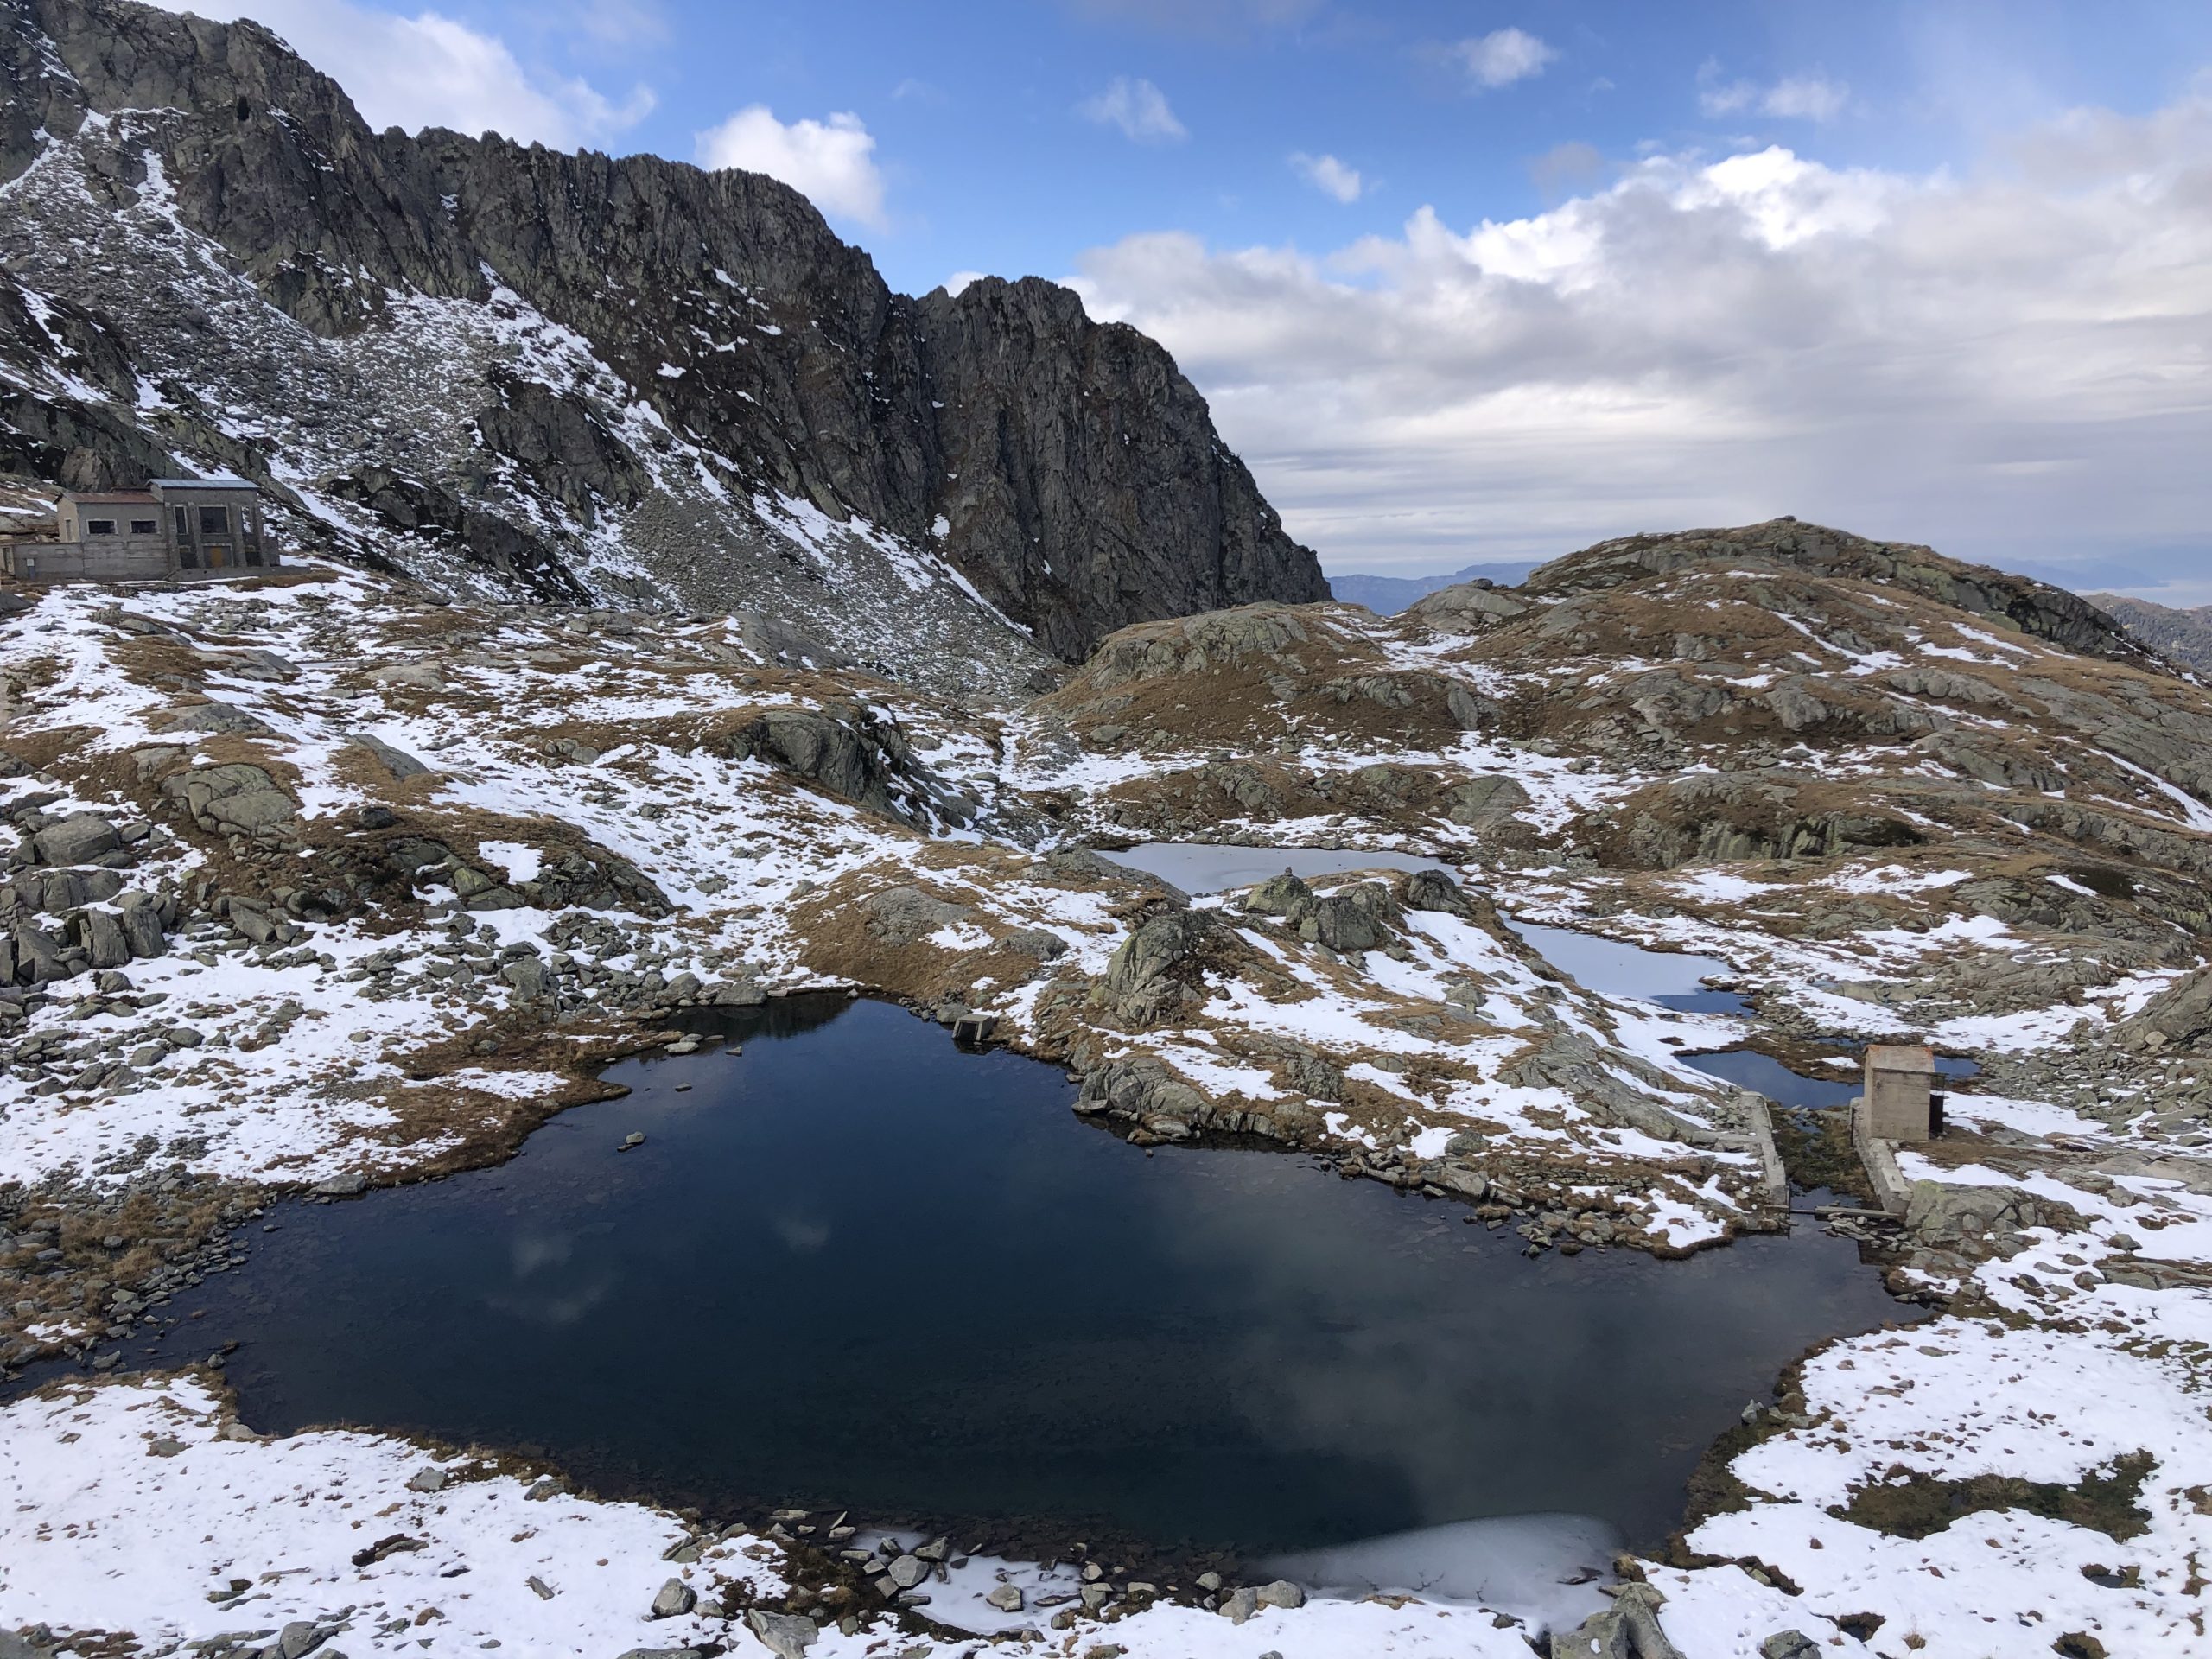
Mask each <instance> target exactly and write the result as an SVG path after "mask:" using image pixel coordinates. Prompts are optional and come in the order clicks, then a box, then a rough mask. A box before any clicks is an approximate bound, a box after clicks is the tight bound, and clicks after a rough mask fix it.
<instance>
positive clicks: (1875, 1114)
mask: <svg viewBox="0 0 2212 1659" xmlns="http://www.w3.org/2000/svg"><path fill="white" fill-rule="evenodd" d="M1935 1082H1936V1054H1935V1051H1934V1050H1932V1049H1930V1048H1928V1047H1926V1046H1923V1045H1920V1044H1909V1043H1869V1044H1867V1046H1866V1093H1865V1094H1864V1095H1863V1096H1860V1099H1861V1101H1862V1103H1863V1104H1862V1106H1861V1109H1862V1110H1863V1111H1864V1112H1865V1113H1866V1128H1867V1131H1868V1133H1870V1134H1871V1135H1874V1136H1876V1137H1878V1139H1880V1140H1884V1141H1926V1140H1929V1139H1930V1138H1931V1137H1932V1136H1934V1135H1936V1133H1937V1131H1938V1129H1939V1128H1940V1125H1939V1124H1938V1123H1937V1122H1936V1095H1935Z"/></svg>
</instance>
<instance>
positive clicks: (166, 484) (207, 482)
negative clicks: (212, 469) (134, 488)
mask: <svg viewBox="0 0 2212 1659" xmlns="http://www.w3.org/2000/svg"><path fill="white" fill-rule="evenodd" d="M153 487H154V488H156V489H157V490H254V491H258V490H259V489H260V488H261V486H259V485H258V484H257V483H255V482H254V481H253V480H251V479H250V478H232V477H229V476H227V475H225V476H222V477H218V478H157V479H156V480H154V483H153Z"/></svg>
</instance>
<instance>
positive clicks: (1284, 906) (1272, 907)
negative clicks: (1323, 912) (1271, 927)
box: [1242, 870, 1313, 916]
mask: <svg viewBox="0 0 2212 1659" xmlns="http://www.w3.org/2000/svg"><path fill="white" fill-rule="evenodd" d="M1312 903H1313V888H1311V887H1307V886H1306V883H1304V882H1303V881H1301V880H1299V879H1298V878H1297V877H1296V876H1294V875H1293V874H1291V873H1290V872H1289V871H1288V870H1285V871H1284V872H1283V873H1282V874H1281V875H1271V876H1269V877H1268V879H1267V880H1264V881H1262V882H1261V883H1260V885H1259V886H1258V887H1254V888H1252V889H1251V890H1250V891H1249V892H1248V893H1245V895H1244V897H1243V901H1242V904H1243V908H1244V909H1245V910H1248V911H1249V912H1252V913H1253V914H1254V915H1255V916H1287V915H1289V914H1291V913H1292V912H1294V911H1297V910H1301V909H1303V908H1304V907H1305V906H1308V905H1310V904H1312Z"/></svg>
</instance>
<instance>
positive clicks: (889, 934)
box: [861, 887, 968, 944]
mask: <svg viewBox="0 0 2212 1659" xmlns="http://www.w3.org/2000/svg"><path fill="white" fill-rule="evenodd" d="M861 909H862V910H864V911H866V912H868V920H867V922H866V924H865V925H866V926H867V928H868V933H869V936H870V937H871V938H878V939H880V940H882V941H883V942H884V943H885V944H913V943H914V942H915V941H916V940H917V939H920V938H925V937H927V936H928V935H929V934H931V933H934V932H936V931H937V930H938V928H940V927H949V926H950V925H953V924H955V923H957V922H963V921H965V920H967V919H968V911H967V908H966V907H965V906H961V905H956V904H951V903H948V902H947V901H946V900H944V899H939V898H938V897H936V896H935V895H934V894H932V893H925V892H924V891H922V889H921V888H919V887H886V888H884V889H883V890H882V891H881V892H880V893H870V894H868V897H867V898H865V899H861Z"/></svg>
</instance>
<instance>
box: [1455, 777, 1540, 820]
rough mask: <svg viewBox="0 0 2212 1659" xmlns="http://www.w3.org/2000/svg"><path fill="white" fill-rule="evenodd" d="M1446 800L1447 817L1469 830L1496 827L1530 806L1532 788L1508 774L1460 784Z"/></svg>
mask: <svg viewBox="0 0 2212 1659" xmlns="http://www.w3.org/2000/svg"><path fill="white" fill-rule="evenodd" d="M1445 799H1446V801H1447V802H1448V803H1449V805H1448V806H1447V808H1446V813H1447V816H1449V817H1450V818H1451V820H1452V823H1462V824H1465V825H1466V826H1467V828H1468V829H1494V828H1496V827H1497V825H1499V824H1503V823H1510V822H1511V821H1512V819H1513V817H1514V816H1515V815H1516V813H1518V812H1520V811H1522V810H1523V809H1525V808H1526V807H1527V806H1528V805H1529V791H1527V790H1525V789H1523V788H1522V786H1521V785H1519V784H1517V783H1516V782H1515V781H1514V780H1513V779H1510V778H1506V777H1497V776H1493V777H1488V778H1478V779H1475V780H1474V781H1473V782H1471V783H1466V784H1462V785H1459V787H1458V788H1457V789H1454V790H1452V791H1450V792H1449V793H1448V794H1447V795H1446V797H1445Z"/></svg>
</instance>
